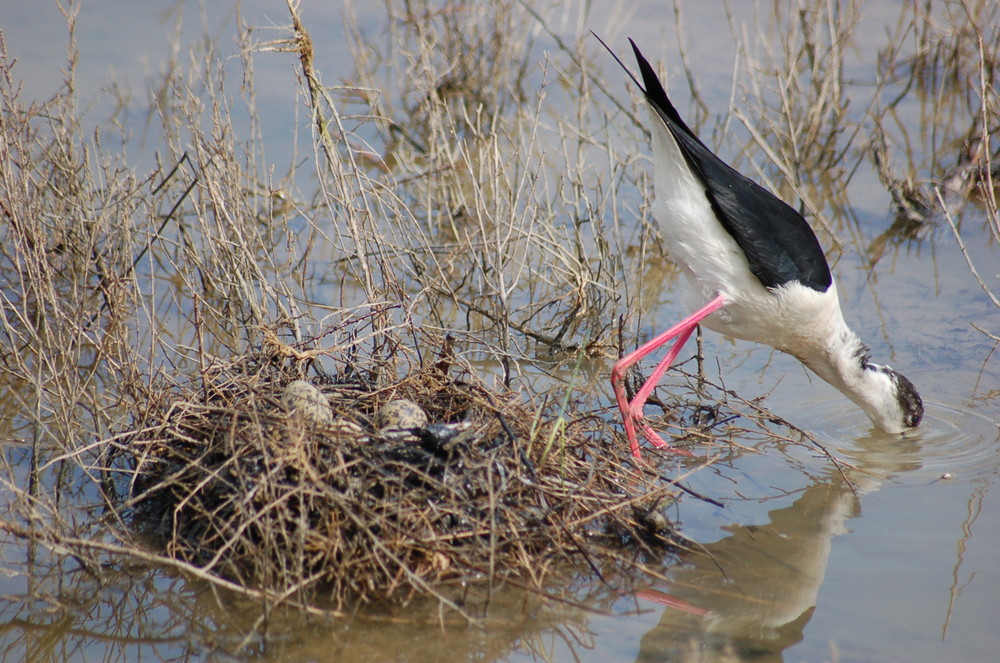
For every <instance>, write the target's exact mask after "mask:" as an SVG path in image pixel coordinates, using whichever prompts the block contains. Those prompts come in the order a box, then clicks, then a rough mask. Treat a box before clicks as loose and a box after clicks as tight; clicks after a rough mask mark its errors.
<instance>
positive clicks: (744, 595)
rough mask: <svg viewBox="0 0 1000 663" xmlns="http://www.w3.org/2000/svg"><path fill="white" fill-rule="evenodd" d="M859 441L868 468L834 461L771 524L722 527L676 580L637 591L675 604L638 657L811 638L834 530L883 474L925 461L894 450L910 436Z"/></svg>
mask: <svg viewBox="0 0 1000 663" xmlns="http://www.w3.org/2000/svg"><path fill="white" fill-rule="evenodd" d="M860 443H861V445H862V448H861V449H860V450H857V451H856V452H855V453H854V454H852V455H853V456H854V457H855V460H860V461H862V462H861V464H859V465H858V468H859V470H861V471H851V470H847V471H846V472H841V471H840V470H839V469H838V468H830V470H829V471H828V472H827V473H826V474H825V475H823V476H821V477H818V478H816V479H815V480H814V481H813V483H812V484H811V485H809V486H808V487H806V488H805V489H803V490H802V492H801V493H800V494H799V496H798V497H797V498H796V499H795V500H794V502H793V503H792V504H790V505H787V506H784V507H781V508H777V509H774V510H772V511H769V512H768V514H767V515H768V519H767V522H766V523H765V524H763V525H738V524H734V525H729V526H727V527H725V528H723V530H724V531H725V532H726V533H727V535H726V536H724V537H723V538H721V539H719V540H718V541H715V542H713V543H708V544H705V545H703V546H701V548H700V550H696V551H692V552H690V553H687V554H685V555H684V557H683V559H682V565H681V566H679V567H677V568H676V569H674V570H673V571H672V572H671V573H670V582H669V585H662V586H655V587H653V588H652V589H651V590H649V591H647V592H641V593H639V594H638V597H639V600H640V601H645V602H649V601H653V602H658V603H662V604H664V605H665V606H667V607H665V608H664V609H663V612H662V615H661V618H660V620H659V622H658V624H657V625H656V626H655V627H654V628H652V629H651V630H650V631H648V632H647V633H646V635H645V636H643V638H642V642H641V646H640V654H639V658H638V660H642V661H652V660H670V661H706V662H707V661H745V660H753V661H760V662H767V661H782V660H783V658H782V657H783V652H784V650H785V649H787V648H788V647H790V646H791V645H794V644H796V643H798V642H800V641H801V640H802V638H803V630H804V628H805V626H806V624H807V623H808V622H809V620H810V618H811V617H812V613H813V610H814V608H815V606H816V601H817V597H818V595H819V592H820V587H821V586H822V584H823V577H824V575H825V573H826V567H827V562H828V560H829V557H830V549H831V544H832V540H833V537H834V536H836V535H837V534H840V533H842V532H845V531H847V526H846V522H847V520H848V519H849V518H852V517H854V516H856V515H858V514H859V513H860V504H861V501H860V500H861V497H862V496H863V495H864V494H865V493H868V492H871V491H873V490H877V489H878V487H879V486H880V485H881V483H882V479H881V478H879V477H885V476H888V475H892V474H896V473H899V472H905V471H909V470H913V469H917V468H915V467H913V466H912V464H911V463H906V464H905V465H904V464H901V463H896V462H894V461H893V454H892V453H891V450H892V449H891V447H894V446H898V445H899V444H913V442H912V441H907V442H901V441H900V440H898V439H895V438H889V437H888V436H884V435H876V436H873V437H871V438H868V439H867V440H862V441H860ZM862 459H869V460H875V461H876V462H875V463H872V464H871V466H868V465H869V464H868V463H864V461H863V460H862ZM876 459H877V460H876ZM647 604H648V603H647ZM678 606H680V607H678Z"/></svg>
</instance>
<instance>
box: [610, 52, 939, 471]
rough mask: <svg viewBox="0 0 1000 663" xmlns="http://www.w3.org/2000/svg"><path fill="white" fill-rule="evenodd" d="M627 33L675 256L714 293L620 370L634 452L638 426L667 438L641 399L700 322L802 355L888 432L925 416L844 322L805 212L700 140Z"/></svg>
mask: <svg viewBox="0 0 1000 663" xmlns="http://www.w3.org/2000/svg"><path fill="white" fill-rule="evenodd" d="M629 42H630V43H631V44H632V50H633V51H634V52H635V57H636V60H637V61H638V63H639V71H640V72H641V74H642V80H643V84H640V83H639V81H637V80H636V79H635V77H634V76H632V74H631V72H628V69H627V68H626V72H628V74H629V76H630V77H631V78H632V80H633V81H634V82H635V84H636V85H638V86H639V88H640V89H642V91H643V94H644V95H645V97H646V101H648V102H649V106H650V109H651V111H652V112H651V115H652V127H651V133H652V147H653V161H654V170H655V178H654V187H655V188H654V192H655V201H654V203H653V212H654V214H655V216H656V218H657V219H658V221H659V223H660V224H661V229H662V235H663V239H664V241H665V242H666V245H667V247H668V250H669V253H670V256H671V257H672V258H673V259H674V260H675V261H676V262H677V263H678V264H679V265H680V266H681V268H682V269H683V271H684V274H685V276H686V279H685V280H686V281H687V285H688V286H689V287H688V288H687V292H686V293H685V295H686V297H685V299H686V300H691V301H696V302H698V303H702V302H705V301H708V304H705V305H703V306H702V307H701V308H700V309H699V310H697V311H696V312H695V313H693V314H692V315H690V316H689V317H687V318H685V319H684V320H682V321H681V322H679V323H678V324H676V325H674V326H673V327H671V328H670V329H668V330H667V331H665V332H663V333H662V334H660V335H658V336H657V337H656V338H654V339H652V340H651V341H649V342H648V343H646V344H644V345H643V346H642V347H640V348H639V349H638V350H636V351H635V352H633V353H631V354H629V355H628V356H626V357H624V358H623V359H621V360H620V361H619V362H618V363H616V364H615V365H614V368H613V369H612V371H611V384H612V386H613V388H614V390H615V396H616V397H617V399H618V406H619V408H621V411H622V417H623V418H624V423H625V433H626V435H627V436H628V440H629V444H630V445H631V449H632V455H633V456H635V457H636V458H639V457H640V454H639V440H638V438H637V437H636V426H637V425H638V426H639V427H640V430H641V431H642V433H643V435H645V436H646V438H647V439H649V441H650V442H651V443H652V444H653V445H654V446H657V447H661V448H662V447H669V445H668V444H667V443H666V442H664V441H663V439H662V438H661V437H660V436H659V435H658V434H657V433H656V432H655V431H654V430H653V429H652V428H650V427H649V425H648V424H646V423H645V421H644V420H643V414H642V408H643V405H644V404H645V402H646V400H647V399H648V398H649V395H650V393H651V392H652V391H653V389H654V388H655V387H656V383H657V382H658V381H659V379H660V377H661V376H662V375H663V373H664V372H665V371H666V370H667V369H668V368H669V367H670V365H671V363H672V362H673V361H674V359H675V358H676V357H677V354H678V353H679V352H680V350H681V347H682V346H683V345H684V343H685V342H686V341H687V339H688V337H690V336H691V333H692V331H694V328H695V327H696V326H697V325H698V324H699V323H701V324H704V325H705V326H706V327H708V328H709V329H711V330H713V331H716V332H719V333H721V334H725V335H727V336H733V337H735V338H742V339H745V340H749V341H756V342H758V343H764V344H766V345H770V346H771V347H773V348H776V349H778V350H781V351H782V352H787V353H788V354H790V355H793V356H794V357H796V358H798V360H799V361H801V362H802V363H803V364H805V365H806V366H808V367H809V368H810V369H812V371H813V372H814V373H816V374H817V375H818V376H820V377H821V378H823V379H824V380H826V381H827V382H829V383H830V384H831V385H833V386H834V387H836V388H837V389H839V390H840V391H841V392H842V393H843V394H844V395H845V396H847V397H848V398H849V399H851V400H852V401H854V403H856V404H857V405H858V407H860V408H861V409H862V410H863V411H864V413H865V414H866V415H868V418H869V419H871V421H872V423H873V424H874V425H875V426H876V427H877V428H879V429H881V430H883V431H885V432H887V433H896V434H898V433H902V432H903V431H905V430H906V429H908V428H913V427H914V426H916V425H918V424H919V423H920V419H921V418H922V417H923V413H924V408H923V403H922V401H921V400H920V395H919V394H917V390H916V389H915V388H914V386H913V383H911V382H910V381H909V380H907V379H906V378H905V377H903V376H902V375H901V374H899V373H897V372H896V371H894V370H893V369H892V368H890V367H888V366H884V365H880V364H873V363H871V361H869V350H868V347H867V346H865V345H864V344H863V343H862V342H861V340H860V339H859V338H858V337H857V336H856V335H855V334H854V332H853V331H851V329H850V328H849V327H848V326H847V323H845V322H844V316H843V313H841V310H840V301H839V299H838V297H837V285H836V283H834V281H833V277H832V276H831V274H830V267H829V265H828V264H827V262H826V257H825V256H824V255H823V249H822V248H821V247H820V244H819V240H817V239H816V235H815V234H814V233H813V231H812V229H811V228H810V227H809V224H808V223H807V222H806V220H805V219H804V218H802V215H800V214H799V213H798V212H796V211H795V210H794V209H792V208H791V207H790V206H788V205H787V204H785V203H784V202H782V201H781V200H779V199H778V198H777V197H775V196H774V195H772V194H771V193H770V192H769V191H767V190H765V189H763V188H762V187H760V186H759V185H757V184H755V183H754V182H752V181H750V180H749V179H747V178H746V177H744V176H743V175H741V174H740V173H738V172H736V171H735V170H734V169H732V168H731V167H730V166H728V165H727V164H725V163H724V162H723V161H722V160H721V159H719V157H717V156H715V154H713V153H712V152H711V150H709V149H708V148H707V147H706V146H705V145H704V144H703V143H702V142H701V141H700V140H699V139H698V137H697V136H696V135H695V134H694V132H692V131H691V129H689V128H688V126H687V125H686V124H685V123H684V120H683V119H681V116H680V115H679V114H678V113H677V111H676V109H674V107H673V105H672V104H671V103H670V99H669V98H668V97H667V93H666V92H665V91H664V89H663V85H662V84H661V83H660V80H659V78H657V76H656V73H655V72H654V71H653V68H652V67H651V66H650V65H649V62H648V61H647V60H646V58H644V57H643V56H642V53H640V52H639V49H638V47H637V46H636V45H635V42H633V41H632V40H631V39H630V40H629ZM602 43H603V42H602ZM609 50H610V49H609ZM612 55H614V53H612ZM615 59H616V60H617V59H618V58H617V56H615ZM618 62H619V64H622V63H621V60H619V61H618ZM622 67H623V68H624V67H625V65H624V64H622ZM671 339H676V341H675V342H674V344H673V346H672V347H671V348H670V351H669V352H668V353H667V355H666V356H665V357H664V358H663V360H662V361H661V362H660V363H659V365H657V367H656V369H655V370H654V371H653V373H652V375H650V377H649V379H648V380H646V382H645V383H644V384H643V385H642V387H641V388H640V389H639V391H638V393H636V395H635V398H634V399H633V400H632V401H631V402H629V401H628V399H627V398H626V396H625V389H624V385H623V383H622V380H623V378H624V376H625V372H626V371H627V370H628V368H629V367H630V366H631V365H633V364H634V363H636V362H637V361H639V360H640V359H642V358H643V357H645V356H646V355H648V354H650V353H651V352H653V351H654V350H656V349H657V348H658V347H660V346H661V345H663V344H665V343H666V342H667V341H669V340H671Z"/></svg>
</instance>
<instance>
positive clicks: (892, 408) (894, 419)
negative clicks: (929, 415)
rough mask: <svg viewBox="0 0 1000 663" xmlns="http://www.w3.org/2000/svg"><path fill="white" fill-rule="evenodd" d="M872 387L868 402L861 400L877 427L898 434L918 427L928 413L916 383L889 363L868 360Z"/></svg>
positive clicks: (866, 372) (862, 407) (866, 369)
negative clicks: (887, 364)
mask: <svg viewBox="0 0 1000 663" xmlns="http://www.w3.org/2000/svg"><path fill="white" fill-rule="evenodd" d="M863 373H864V374H865V376H866V378H865V380H866V382H869V388H868V389H866V390H865V394H866V396H867V398H866V399H865V402H861V403H858V405H860V406H861V409H862V410H864V411H865V414H867V415H868V418H869V419H871V420H872V423H873V424H875V427H876V428H878V429H879V430H882V431H884V432H886V433H893V434H898V433H902V432H904V431H906V430H909V429H911V428H916V427H917V426H918V425H919V424H920V421H921V419H923V417H924V403H923V401H922V400H921V399H920V394H918V393H917V389H916V387H914V386H913V383H912V382H910V381H909V380H908V379H906V376H904V375H903V374H902V373H899V372H898V371H895V370H893V369H892V368H890V367H889V366H883V365H880V364H865V365H864V367H863Z"/></svg>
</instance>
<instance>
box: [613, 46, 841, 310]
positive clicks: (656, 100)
mask: <svg viewBox="0 0 1000 663" xmlns="http://www.w3.org/2000/svg"><path fill="white" fill-rule="evenodd" d="M629 43H631V44H632V50H633V51H635V57H636V60H637V61H638V62H639V71H640V72H641V73H642V80H643V83H644V84H645V89H644V90H643V94H645V95H646V100H647V101H649V103H650V105H651V106H652V107H653V108H654V109H656V112H657V114H658V115H659V116H660V117H661V118H662V119H663V122H664V124H666V125H667V129H669V130H670V133H671V134H672V135H673V137H674V140H676V141H677V145H678V146H679V147H680V149H681V152H683V154H684V157H685V159H686V160H687V162H688V165H689V166H690V167H691V169H692V170H693V171H694V172H695V173H697V174H698V177H699V178H701V181H702V182H704V184H705V194H706V196H707V197H708V201H709V203H710V204H711V206H712V209H713V211H714V212H715V215H716V217H718V219H719V222H720V223H721V224H722V226H723V227H724V228H725V229H726V231H727V232H728V233H729V234H730V235H732V237H733V239H735V240H736V243H737V244H738V245H739V247H740V248H741V249H743V253H744V254H745V255H746V258H747V262H749V263H750V270H751V271H752V272H753V273H754V276H756V277H757V278H758V279H759V280H760V282H761V283H762V284H763V285H764V286H765V287H767V288H774V287H777V286H780V285H782V284H784V283H788V282H789V281H798V282H799V283H801V284H802V285H805V286H808V287H810V288H812V289H813V290H817V291H819V292H825V291H826V290H827V289H828V288H829V287H830V284H831V283H832V282H833V278H832V277H831V275H830V266H829V265H828V264H827V262H826V256H824V255H823V248H822V247H821V246H820V244H819V240H818V239H816V234H815V233H814V232H813V231H812V228H810V227H809V223H808V222H807V221H806V220H805V219H804V218H803V217H802V215H801V214H799V213H798V212H796V211H795V210H794V209H793V208H792V207H790V206H789V205H787V204H786V203H785V202H783V201H782V200H780V199H779V198H778V197H777V196H775V195H774V194H772V193H771V192H770V191H768V190H767V189H764V188H763V187H761V186H760V185H759V184H757V183H756V182H753V181H752V180H749V179H747V178H746V177H744V176H743V175H741V174H740V173H738V172H737V171H736V170H734V169H733V168H731V167H730V166H729V165H727V164H726V163H725V162H723V161H722V159H720V158H719V157H717V156H716V155H715V154H713V153H712V151H711V150H709V149H708V148H707V147H706V146H705V144H704V143H702V142H701V141H700V140H699V139H698V137H697V136H696V135H695V134H694V132H693V131H691V129H690V128H688V126H687V124H685V123H684V120H683V119H681V116H680V115H679V114H678V113H677V110H676V109H675V108H674V106H673V104H671V103H670V99H669V98H668V97H667V93H666V91H665V90H664V89H663V85H662V84H661V83H660V79H659V78H658V77H657V76H656V72H654V71H653V68H652V67H651V66H650V64H649V62H648V61H647V60H646V58H644V57H643V55H642V53H640V52H639V48H638V47H637V46H636V45H635V42H634V41H632V40H631V39H629Z"/></svg>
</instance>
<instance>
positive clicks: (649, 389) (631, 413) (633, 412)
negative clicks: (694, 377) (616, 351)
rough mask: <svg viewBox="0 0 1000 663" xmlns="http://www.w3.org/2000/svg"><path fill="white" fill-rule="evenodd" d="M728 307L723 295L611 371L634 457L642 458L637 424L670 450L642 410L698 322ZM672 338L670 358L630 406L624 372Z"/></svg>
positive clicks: (620, 362) (656, 442) (652, 438)
mask: <svg viewBox="0 0 1000 663" xmlns="http://www.w3.org/2000/svg"><path fill="white" fill-rule="evenodd" d="M725 304H726V300H725V299H724V298H723V296H722V295H718V296H717V297H716V298H715V299H713V300H712V301H710V302H709V303H708V304H706V305H705V306H703V307H702V308H700V309H698V310H697V311H695V312H694V313H692V314H691V315H689V316H688V317H686V318H684V319H683V320H681V321H680V322H678V323H677V324H676V325H674V326H673V327H671V328H670V329H668V330H667V331H665V332H663V333H662V334H660V335H658V336H657V337H656V338H654V339H652V340H651V341H648V342H647V343H645V344H643V345H642V346H641V347H640V348H639V349H638V350H636V351H635V352H632V353H631V354H629V355H626V356H625V357H623V358H622V359H620V360H619V361H618V363H616V364H615V365H614V366H613V367H612V368H611V387H612V388H613V389H614V390H615V398H617V399H618V409H620V410H621V412H622V419H623V421H624V424H625V435H626V436H627V437H628V442H629V445H630V447H631V449H632V455H633V456H634V457H635V458H637V459H641V458H642V455H641V454H640V453H639V438H638V437H637V436H636V434H635V427H636V424H638V425H639V426H641V427H642V434H643V435H644V436H645V437H646V439H648V440H649V441H650V442H651V443H652V444H653V446H655V447H658V448H660V449H664V448H666V449H670V448H671V447H670V445H669V444H667V443H666V442H665V441H664V440H663V438H662V437H660V436H659V434H657V433H656V431H654V430H653V429H652V428H650V427H649V425H648V424H647V423H646V422H645V421H643V415H642V408H643V406H644V405H645V404H646V400H647V399H648V398H649V395H650V394H651V393H653V389H655V388H656V384H657V382H659V380H660V378H661V377H662V376H663V374H664V373H665V372H666V370H667V369H668V368H670V366H671V364H673V362H674V359H676V358H677V355H678V353H680V351H681V348H682V347H683V346H684V343H685V342H687V340H688V338H690V337H691V333H692V332H693V331H694V328H695V327H697V326H698V323H699V322H701V321H702V320H704V319H705V318H707V317H708V316H710V315H711V314H713V313H715V312H716V311H718V310H719V309H720V308H722V307H723V306H725ZM672 338H676V339H677V340H676V341H675V342H674V344H673V346H672V347H671V348H670V352H668V353H667V356H666V357H664V358H663V360H662V361H660V363H659V364H657V366H656V369H655V370H654V371H653V374H652V375H650V376H649V379H647V380H646V381H645V382H644V383H643V384H642V387H640V388H639V392H638V393H637V394H636V395H635V399H634V400H632V402H631V403H630V402H628V399H627V398H626V396H625V385H624V383H623V382H622V380H624V378H625V373H626V372H627V371H628V369H629V367H630V366H632V364H634V363H636V362H637V361H639V360H641V359H642V358H643V357H645V356H646V355H648V354H650V353H651V352H653V351H654V350H656V349H657V348H659V347H660V346H661V345H663V344H665V343H666V342H667V341H669V340H670V339H672ZM674 451H676V452H677V453H683V454H687V452H683V451H680V450H678V449H674ZM687 455H689V454H687Z"/></svg>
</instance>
